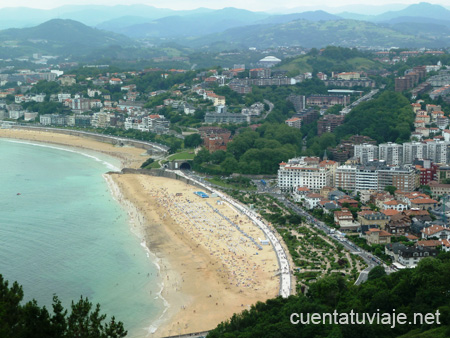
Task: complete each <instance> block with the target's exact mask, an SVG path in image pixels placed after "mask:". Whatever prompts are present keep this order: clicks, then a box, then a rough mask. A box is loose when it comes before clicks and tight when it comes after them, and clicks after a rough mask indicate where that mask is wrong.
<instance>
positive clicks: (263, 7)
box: [0, 0, 449, 12]
mask: <svg viewBox="0 0 450 338" xmlns="http://www.w3.org/2000/svg"><path fill="white" fill-rule="evenodd" d="M420 2H427V3H431V4H436V5H441V6H444V7H449V6H448V4H443V3H442V0H427V1H412V0H396V1H395V3H392V2H391V1H389V0H360V1H358V2H356V1H355V0H307V1H302V2H301V3H299V2H298V1H295V0H280V1H278V2H277V5H276V7H274V3H273V2H272V1H269V0H248V1H246V2H245V4H243V3H242V1H238V0H228V1H225V0H215V1H207V0H193V1H189V2H186V1H185V0H170V1H167V2H165V3H164V5H161V2H159V1H154V0H152V1H144V2H142V1H139V0H136V1H131V2H127V4H123V2H122V1H121V0H89V1H88V0H75V1H74V0H58V1H56V0H43V1H40V2H35V1H30V0H18V1H15V2H14V5H15V6H10V5H3V4H1V3H0V9H4V8H19V7H26V8H34V9H43V10H49V9H57V8H60V7H64V6H88V5H100V6H117V5H122V6H131V5H147V6H153V7H156V8H164V9H173V10H192V9H197V8H209V9H222V8H226V7H235V8H239V9H247V10H251V11H267V12H284V11H290V10H294V9H299V10H302V11H307V10H317V9H323V10H326V11H330V10H331V11H332V12H333V9H336V10H339V9H341V8H343V7H345V8H343V9H345V10H349V11H352V9H353V10H354V11H357V10H358V9H359V8H363V7H374V8H376V7H384V6H386V7H391V8H402V7H407V6H409V5H413V4H418V3H420Z"/></svg>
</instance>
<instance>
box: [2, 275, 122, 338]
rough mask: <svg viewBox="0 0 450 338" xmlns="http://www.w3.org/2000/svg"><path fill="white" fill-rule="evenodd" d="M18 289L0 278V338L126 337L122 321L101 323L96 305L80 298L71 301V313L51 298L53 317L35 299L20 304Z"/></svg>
mask: <svg viewBox="0 0 450 338" xmlns="http://www.w3.org/2000/svg"><path fill="white" fill-rule="evenodd" d="M22 300H23V290H22V287H21V286H20V285H19V284H18V283H17V282H14V283H13V285H12V286H11V287H9V283H8V281H6V280H4V279H3V276H2V275H0V337H17V338H25V337H55V338H60V337H61V338H120V337H125V336H126V335H127V331H125V329H124V327H123V324H122V322H116V320H115V318H114V317H112V318H111V320H110V321H109V322H106V323H105V320H106V315H104V314H100V305H99V304H97V305H96V306H95V308H94V309H93V305H92V303H91V302H89V300H88V299H87V298H83V297H81V298H80V300H79V301H78V302H77V303H74V302H73V301H72V306H71V312H70V314H69V315H68V311H67V310H65V309H64V307H63V306H62V305H61V302H60V300H59V299H58V297H57V296H54V297H53V306H52V307H53V314H51V313H49V311H48V310H47V309H46V308H45V307H42V308H41V307H39V306H38V304H37V302H36V300H32V301H29V302H27V303H25V304H24V305H21V302H22Z"/></svg>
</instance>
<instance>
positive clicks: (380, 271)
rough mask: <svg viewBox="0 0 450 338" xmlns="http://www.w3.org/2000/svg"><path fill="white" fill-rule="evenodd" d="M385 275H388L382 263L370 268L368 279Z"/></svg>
mask: <svg viewBox="0 0 450 338" xmlns="http://www.w3.org/2000/svg"><path fill="white" fill-rule="evenodd" d="M383 276H386V271H384V268H383V267H382V266H380V265H378V266H376V267H374V268H373V269H372V270H370V272H369V274H368V276H367V279H368V280H373V279H377V278H381V277H383Z"/></svg>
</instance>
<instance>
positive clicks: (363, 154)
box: [354, 143, 378, 164]
mask: <svg viewBox="0 0 450 338" xmlns="http://www.w3.org/2000/svg"><path fill="white" fill-rule="evenodd" d="M354 152H355V158H357V159H359V162H360V163H362V164H367V163H368V162H369V161H373V160H376V159H378V146H375V145H373V144H368V143H363V144H357V145H355V146H354Z"/></svg>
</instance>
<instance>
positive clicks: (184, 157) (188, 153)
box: [167, 150, 195, 161]
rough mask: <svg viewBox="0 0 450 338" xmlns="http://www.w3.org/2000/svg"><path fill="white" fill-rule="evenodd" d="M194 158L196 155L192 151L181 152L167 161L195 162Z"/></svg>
mask: <svg viewBox="0 0 450 338" xmlns="http://www.w3.org/2000/svg"><path fill="white" fill-rule="evenodd" d="M191 152H192V153H191ZM194 157H195V154H194V152H193V151H192V150H191V151H183V152H180V153H176V154H173V155H170V156H169V157H168V158H167V159H168V160H169V161H173V160H193V159H194Z"/></svg>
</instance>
